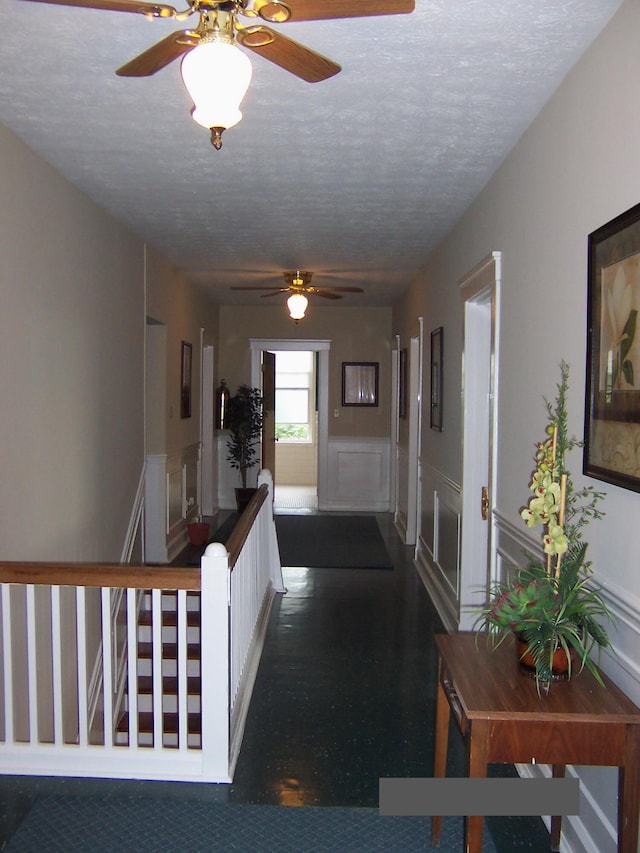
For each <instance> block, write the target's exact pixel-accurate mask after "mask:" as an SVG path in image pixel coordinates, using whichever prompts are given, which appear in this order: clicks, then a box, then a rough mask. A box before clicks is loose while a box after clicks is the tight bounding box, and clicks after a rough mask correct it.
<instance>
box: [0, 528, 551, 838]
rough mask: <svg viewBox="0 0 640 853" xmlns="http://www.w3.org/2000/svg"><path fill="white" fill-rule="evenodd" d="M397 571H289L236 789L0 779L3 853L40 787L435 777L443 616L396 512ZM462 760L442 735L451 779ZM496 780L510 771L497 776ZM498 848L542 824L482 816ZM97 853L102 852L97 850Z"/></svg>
mask: <svg viewBox="0 0 640 853" xmlns="http://www.w3.org/2000/svg"><path fill="white" fill-rule="evenodd" d="M378 521H379V524H380V527H381V530H382V533H383V536H384V538H385V541H386V543H387V548H388V551H389V554H390V556H391V557H392V560H393V563H394V570H393V571H380V570H366V569H364V570H363V569H355V570H351V569H349V570H347V569H304V568H297V569H285V570H284V575H285V585H286V586H287V588H288V592H287V594H286V595H284V596H278V597H277V599H276V603H275V605H274V609H273V612H272V614H271V619H270V623H269V629H268V634H267V639H266V643H265V648H264V652H263V658H262V661H261V664H260V668H259V671H258V676H257V680H256V685H255V689H254V693H253V699H252V702H251V707H250V709H249V715H248V719H247V725H246V730H245V736H244V741H243V746H242V750H241V753H240V757H239V760H238V764H237V767H236V773H235V777H234V782H233V784H232V785H231V786H202V785H176V784H171V783H153V782H149V783H145V782H107V781H100V780H93V781H92V780H88V781H86V780H85V781H81V780H65V779H61V780H56V779H53V780H52V779H49V780H42V779H31V778H26V777H25V778H17V777H4V778H2V777H0V850H1V849H2V848H3V847H4V846H5V844H6V841H7V839H8V838H9V837H10V836H11V835H12V833H13V832H14V831H15V828H16V826H17V825H19V823H20V822H21V820H22V819H23V817H24V815H25V814H27V813H28V811H29V809H30V806H31V803H32V802H33V801H34V799H35V797H36V796H37V794H38V793H39V792H43V791H46V792H51V793H68V794H69V795H72V794H75V793H77V792H78V790H79V789H82V790H84V791H86V790H87V786H89V787H90V788H91V790H92V791H94V792H99V793H100V795H101V796H104V797H111V796H120V795H130V794H131V792H133V793H134V794H136V793H137V794H144V796H154V795H155V794H156V793H157V795H158V796H163V797H165V798H166V797H167V796H172V797H173V796H175V797H176V798H184V797H193V798H196V799H202V798H205V799H210V800H212V801H218V802H219V801H221V800H222V801H225V800H228V801H229V802H233V803H258V804H279V805H285V806H305V805H312V806H316V805H320V806H348V807H358V806H359V807H362V806H365V807H377V805H378V784H379V779H380V777H383V776H384V777H425V776H429V775H430V774H431V772H432V765H433V746H434V717H435V701H434V697H435V652H434V647H433V642H432V637H433V634H434V632H435V633H437V632H439V631H442V625H441V623H440V621H439V618H438V616H437V614H436V612H435V610H434V608H433V606H432V604H431V602H430V600H429V597H428V596H427V594H426V592H425V589H424V586H423V584H422V582H421V581H420V579H419V577H418V575H417V572H416V570H415V568H414V567H413V564H412V561H411V553H412V549H411V548H407V547H405V546H403V545H402V544H401V542H400V539H399V538H398V536H397V534H396V532H395V530H394V528H393V525H392V522H391V517H390V516H388V515H386V514H384V515H379V516H378ZM463 768H464V755H463V750H462V743H461V740H460V738H459V736H458V734H457V730H456V727H455V725H452V726H451V727H450V746H449V767H448V773H449V775H463ZM493 773H494V774H495V775H513V774H514V773H515V771H514V770H513V768H511V767H500V768H498V767H496V768H494V769H493ZM487 825H488V828H489V831H490V832H491V835H492V837H493V840H494V843H495V846H496V848H497V850H498V853H508V851H509V852H510V851H513V850H529V851H536V853H537V851H540V853H542V851H547V850H548V849H549V836H548V834H547V832H546V830H545V828H544V825H543V823H542V820H541V819H538V818H493V819H490V820H488V821H487ZM98 849H100V848H99V844H98V846H96V850H98Z"/></svg>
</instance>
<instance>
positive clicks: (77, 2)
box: [32, 0, 177, 18]
mask: <svg viewBox="0 0 640 853" xmlns="http://www.w3.org/2000/svg"><path fill="white" fill-rule="evenodd" d="M32 2H35V3H49V4H52V5H57V6H79V7H81V8H85V9H104V10H106V11H110V12H133V13H134V14H137V15H146V16H148V17H151V18H173V17H175V16H176V14H177V12H176V10H175V9H174V8H173V6H166V5H164V4H162V3H145V2H137V0H32Z"/></svg>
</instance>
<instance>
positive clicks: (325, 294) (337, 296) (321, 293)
mask: <svg viewBox="0 0 640 853" xmlns="http://www.w3.org/2000/svg"><path fill="white" fill-rule="evenodd" d="M309 293H312V294H313V295H314V296H322V297H323V298H324V299H342V296H340V294H339V293H331V291H329V290H318V288H317V287H312V288H311V289H310V290H309Z"/></svg>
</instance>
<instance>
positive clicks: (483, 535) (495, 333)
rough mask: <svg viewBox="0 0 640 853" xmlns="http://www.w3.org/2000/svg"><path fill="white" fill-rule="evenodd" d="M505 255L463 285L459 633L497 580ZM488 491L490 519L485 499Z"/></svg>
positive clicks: (493, 255) (481, 267) (477, 270)
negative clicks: (495, 510)
mask: <svg viewBox="0 0 640 853" xmlns="http://www.w3.org/2000/svg"><path fill="white" fill-rule="evenodd" d="M500 282H501V253H500V252H492V253H491V254H490V255H489V256H488V257H487V258H485V259H484V260H483V261H482V262H481V263H480V264H479V265H478V266H476V267H475V268H474V269H473V270H471V272H469V273H468V275H466V276H465V277H464V278H463V279H462V280H461V281H460V282H459V286H460V295H461V298H462V300H463V311H464V332H463V341H464V343H463V354H462V417H463V428H462V535H461V551H460V602H459V604H460V619H459V628H460V630H469V629H471V628H472V627H473V624H474V622H475V619H476V617H477V610H478V607H479V606H480V605H481V604H482V598H481V596H480V595H479V591H481V590H482V589H483V588H487V587H488V585H489V584H490V583H491V582H492V580H493V579H494V573H495V560H494V555H493V540H494V535H493V513H492V509H493V505H494V487H495V482H496V448H497V424H498V356H499V318H500ZM483 488H484V489H486V496H487V503H486V506H485V514H486V517H485V518H483V514H482V494H483Z"/></svg>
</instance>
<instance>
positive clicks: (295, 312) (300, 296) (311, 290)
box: [231, 270, 364, 323]
mask: <svg viewBox="0 0 640 853" xmlns="http://www.w3.org/2000/svg"><path fill="white" fill-rule="evenodd" d="M283 277H284V281H285V287H272V286H270V285H258V284H257V285H245V286H238V287H232V288H231V290H264V291H266V292H265V293H264V294H263V295H262V298H263V299H265V298H266V297H269V296H277V295H278V294H279V293H290V294H291V295H290V296H289V298H288V299H287V307H288V308H289V314H290V315H291V317H292V319H294V320H295V321H296V323H297V322H298V320H301V319H302V318H303V317H304V315H305V311H306V310H307V305H308V303H309V300H308V299H307V296H321V297H322V298H323V299H342V294H343V293H364V290H363V289H362V288H361V287H342V286H335V287H315V286H314V285H312V284H311V283H310V282H311V279H312V277H313V273H312V272H309V270H287V271H286V272H284V273H283Z"/></svg>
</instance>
